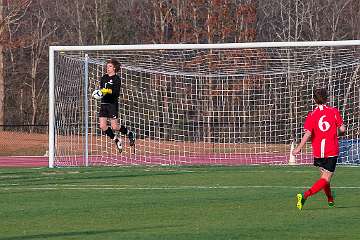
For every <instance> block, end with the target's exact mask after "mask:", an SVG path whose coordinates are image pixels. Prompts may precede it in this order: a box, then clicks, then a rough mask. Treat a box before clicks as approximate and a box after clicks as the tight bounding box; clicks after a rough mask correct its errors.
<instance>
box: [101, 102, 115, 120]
mask: <svg viewBox="0 0 360 240" xmlns="http://www.w3.org/2000/svg"><path fill="white" fill-rule="evenodd" d="M118 115H119V108H118V104H117V103H101V106H100V111H99V117H106V118H113V119H116V118H118Z"/></svg>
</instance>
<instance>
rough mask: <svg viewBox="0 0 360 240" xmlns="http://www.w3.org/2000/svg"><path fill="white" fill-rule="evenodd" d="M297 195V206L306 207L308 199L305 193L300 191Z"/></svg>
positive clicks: (299, 207)
mask: <svg viewBox="0 0 360 240" xmlns="http://www.w3.org/2000/svg"><path fill="white" fill-rule="evenodd" d="M296 197H297V204H296V207H297V208H298V209H299V210H301V209H302V208H303V207H304V204H305V201H306V199H305V198H304V195H303V194H302V193H298V194H297V195H296Z"/></svg>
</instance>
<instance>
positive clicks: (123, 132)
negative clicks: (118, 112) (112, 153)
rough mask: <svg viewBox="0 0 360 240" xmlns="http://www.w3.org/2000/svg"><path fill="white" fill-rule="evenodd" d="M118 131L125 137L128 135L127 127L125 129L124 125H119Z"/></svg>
mask: <svg viewBox="0 0 360 240" xmlns="http://www.w3.org/2000/svg"><path fill="white" fill-rule="evenodd" d="M119 131H120V132H121V133H122V134H123V135H126V134H127V133H128V129H127V127H125V126H124V125H121V127H120V129H119Z"/></svg>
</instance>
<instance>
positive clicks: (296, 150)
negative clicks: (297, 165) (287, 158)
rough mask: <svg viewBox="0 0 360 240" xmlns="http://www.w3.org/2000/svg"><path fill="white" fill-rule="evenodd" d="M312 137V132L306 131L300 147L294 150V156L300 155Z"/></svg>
mask: <svg viewBox="0 0 360 240" xmlns="http://www.w3.org/2000/svg"><path fill="white" fill-rule="evenodd" d="M310 137H311V132H310V131H309V130H305V134H304V136H303V137H302V139H301V142H300V143H299V145H298V146H297V147H296V148H295V149H294V150H293V152H292V154H293V155H296V154H298V153H299V152H300V151H301V149H302V148H303V147H304V145H305V143H306V142H307V141H308V140H309V139H310Z"/></svg>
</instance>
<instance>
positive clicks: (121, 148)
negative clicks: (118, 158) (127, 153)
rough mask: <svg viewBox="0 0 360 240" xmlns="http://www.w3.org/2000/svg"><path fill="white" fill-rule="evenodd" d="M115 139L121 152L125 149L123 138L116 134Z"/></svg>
mask: <svg viewBox="0 0 360 240" xmlns="http://www.w3.org/2000/svg"><path fill="white" fill-rule="evenodd" d="M114 141H115V144H116V147H117V149H118V150H119V153H121V152H122V150H123V147H122V142H121V138H118V137H117V136H115V138H114Z"/></svg>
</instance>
